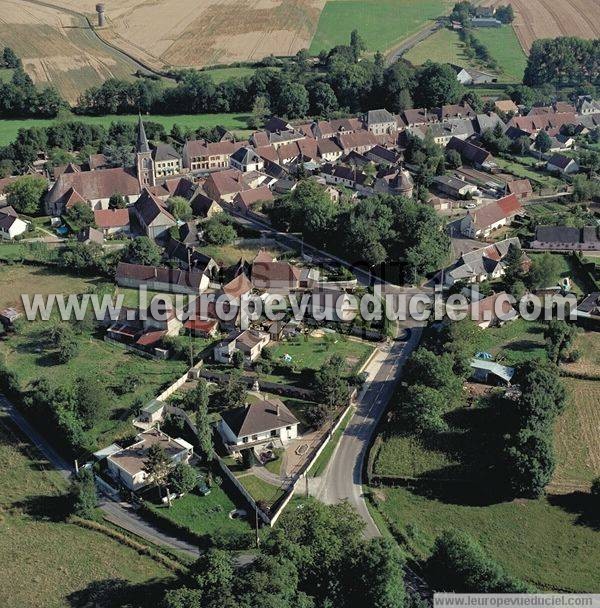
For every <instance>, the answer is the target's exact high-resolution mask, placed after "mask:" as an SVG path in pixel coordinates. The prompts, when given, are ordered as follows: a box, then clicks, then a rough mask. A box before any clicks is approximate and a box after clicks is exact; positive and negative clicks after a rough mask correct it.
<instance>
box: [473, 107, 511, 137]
mask: <svg viewBox="0 0 600 608" xmlns="http://www.w3.org/2000/svg"><path fill="white" fill-rule="evenodd" d="M475 122H476V123H477V132H478V133H480V134H482V133H484V132H485V131H488V130H489V131H493V130H494V129H497V128H498V127H500V128H501V129H502V133H504V132H505V131H506V129H507V126H506V125H505V124H504V121H503V120H502V119H501V118H500V116H498V114H496V112H486V113H484V114H477V117H476V119H475Z"/></svg>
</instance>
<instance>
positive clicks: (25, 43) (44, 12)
mask: <svg viewBox="0 0 600 608" xmlns="http://www.w3.org/2000/svg"><path fill="white" fill-rule="evenodd" d="M57 5H58V3H57ZM0 44H1V45H2V46H5V45H8V46H10V47H12V48H13V49H14V50H15V52H16V53H17V55H19V56H20V57H21V58H22V60H23V67H24V68H25V70H26V71H27V73H28V74H29V75H30V76H31V78H32V79H33V81H34V82H35V83H36V84H38V85H42V86H43V85H50V84H51V85H53V86H55V87H56V88H57V89H58V90H59V91H60V93H61V94H62V95H63V97H64V98H65V99H67V100H68V101H69V102H75V101H77V97H78V96H79V95H80V94H81V93H82V92H83V91H84V90H85V89H87V88H89V87H91V86H94V85H98V84H100V83H101V82H102V81H103V80H106V79H107V78H111V77H115V78H126V79H128V78H131V77H132V75H133V73H134V72H135V71H136V70H137V67H138V66H136V64H135V63H134V62H133V61H131V60H129V59H128V58H127V57H125V56H124V55H123V54H121V53H119V52H118V51H116V50H112V49H110V48H109V47H107V46H105V45H104V44H102V42H101V41H100V40H98V39H97V38H96V36H95V35H94V33H93V32H92V31H91V30H90V29H89V27H88V26H87V22H86V21H85V19H84V18H83V17H80V16H78V15H76V14H71V13H68V12H66V11H63V10H61V9H60V8H57V9H54V8H52V7H49V6H48V5H41V4H37V3H35V2H30V1H21V0H0Z"/></svg>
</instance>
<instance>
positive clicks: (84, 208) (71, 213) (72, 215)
mask: <svg viewBox="0 0 600 608" xmlns="http://www.w3.org/2000/svg"><path fill="white" fill-rule="evenodd" d="M65 218H66V220H67V221H68V222H69V224H70V225H71V227H72V228H73V230H74V231H75V232H78V231H79V230H83V229H84V228H89V227H91V226H95V225H96V220H95V218H94V212H93V211H92V209H91V207H90V206H89V205H87V204H86V203H75V204H74V205H73V206H72V207H69V208H68V209H67V212H66V213H65Z"/></svg>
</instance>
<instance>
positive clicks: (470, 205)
mask: <svg viewBox="0 0 600 608" xmlns="http://www.w3.org/2000/svg"><path fill="white" fill-rule="evenodd" d="M476 208H477V205H476V204H475V203H467V204H466V205H465V209H476Z"/></svg>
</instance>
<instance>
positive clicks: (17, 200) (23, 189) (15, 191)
mask: <svg viewBox="0 0 600 608" xmlns="http://www.w3.org/2000/svg"><path fill="white" fill-rule="evenodd" d="M47 190H48V184H47V183H46V180H45V179H44V178H43V177H39V176H38V175H26V176H25V177H21V178H19V179H18V180H16V181H14V182H12V183H11V184H8V186H6V189H5V191H6V193H7V198H6V202H7V203H8V204H9V205H10V206H11V207H13V208H14V209H15V211H17V212H18V213H24V214H25V215H36V214H38V213H41V211H42V201H43V198H44V195H45V194H46V191H47Z"/></svg>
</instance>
